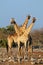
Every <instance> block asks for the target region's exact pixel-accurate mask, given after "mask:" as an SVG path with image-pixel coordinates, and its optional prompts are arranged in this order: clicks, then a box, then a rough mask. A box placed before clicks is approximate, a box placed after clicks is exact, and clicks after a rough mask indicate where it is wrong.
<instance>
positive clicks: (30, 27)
mask: <svg viewBox="0 0 43 65" xmlns="http://www.w3.org/2000/svg"><path fill="white" fill-rule="evenodd" d="M33 25H34V23H33V22H32V23H31V24H30V26H29V27H28V28H27V29H26V30H25V33H24V35H28V34H29V33H30V31H31V29H32V27H33Z"/></svg>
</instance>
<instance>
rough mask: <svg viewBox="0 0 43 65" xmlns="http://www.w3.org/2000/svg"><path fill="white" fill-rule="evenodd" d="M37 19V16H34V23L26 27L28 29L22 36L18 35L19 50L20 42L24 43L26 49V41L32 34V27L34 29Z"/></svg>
mask: <svg viewBox="0 0 43 65" xmlns="http://www.w3.org/2000/svg"><path fill="white" fill-rule="evenodd" d="M35 21H36V18H35V17H33V19H32V23H31V24H30V26H28V28H26V30H25V31H24V33H23V34H22V35H21V36H19V37H18V39H17V41H18V50H20V49H19V48H20V42H22V43H24V45H25V50H26V42H27V40H28V35H29V34H30V31H31V29H32V27H33V25H34V23H35Z"/></svg>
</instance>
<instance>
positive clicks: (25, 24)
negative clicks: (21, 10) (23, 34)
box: [22, 17, 29, 30]
mask: <svg viewBox="0 0 43 65" xmlns="http://www.w3.org/2000/svg"><path fill="white" fill-rule="evenodd" d="M28 20H29V19H28V17H27V18H26V20H25V22H24V24H23V25H22V29H23V30H24V29H26V27H27V24H28Z"/></svg>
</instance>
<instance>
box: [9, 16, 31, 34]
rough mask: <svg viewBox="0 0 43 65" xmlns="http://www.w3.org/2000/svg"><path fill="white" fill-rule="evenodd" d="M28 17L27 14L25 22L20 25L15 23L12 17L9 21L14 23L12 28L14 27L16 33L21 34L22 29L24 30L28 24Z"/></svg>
mask: <svg viewBox="0 0 43 65" xmlns="http://www.w3.org/2000/svg"><path fill="white" fill-rule="evenodd" d="M29 19H30V15H29V16H27V18H26V20H25V22H24V24H23V25H22V26H18V25H17V24H15V23H16V22H15V20H14V18H12V19H11V20H10V21H11V24H14V29H15V31H16V33H17V34H18V35H21V34H23V33H24V31H25V29H26V27H27V24H28V20H29Z"/></svg>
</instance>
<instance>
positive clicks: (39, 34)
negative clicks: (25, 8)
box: [0, 25, 43, 47]
mask: <svg viewBox="0 0 43 65" xmlns="http://www.w3.org/2000/svg"><path fill="white" fill-rule="evenodd" d="M13 33H15V30H14V28H13V26H12V25H10V26H6V27H5V28H4V27H3V28H0V47H5V46H6V43H7V36H8V35H9V34H13ZM30 34H31V37H32V40H33V45H43V28H41V29H40V30H34V31H32V32H31V33H30Z"/></svg>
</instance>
